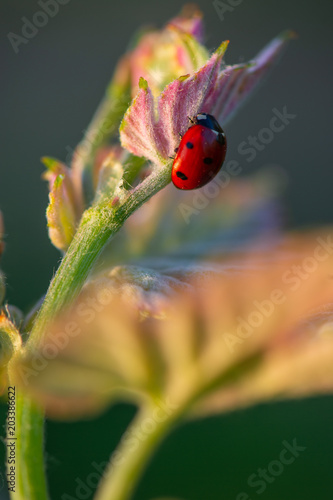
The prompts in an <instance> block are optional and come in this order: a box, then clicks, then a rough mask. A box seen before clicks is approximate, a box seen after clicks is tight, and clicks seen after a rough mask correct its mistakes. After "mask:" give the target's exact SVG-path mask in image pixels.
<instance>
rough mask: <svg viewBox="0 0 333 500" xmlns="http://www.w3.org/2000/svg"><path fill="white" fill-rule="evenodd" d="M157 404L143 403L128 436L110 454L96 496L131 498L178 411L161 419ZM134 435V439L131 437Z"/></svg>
mask: <svg viewBox="0 0 333 500" xmlns="http://www.w3.org/2000/svg"><path fill="white" fill-rule="evenodd" d="M154 410H157V407H156V406H150V405H149V406H148V407H142V408H141V409H140V410H139V411H138V413H137V415H136V417H135V418H134V421H133V422H132V424H131V425H130V427H129V429H128V431H127V432H126V436H127V437H128V439H126V438H125V439H122V441H121V443H120V445H119V447H118V448H117V450H116V451H115V452H114V453H113V455H112V456H111V458H110V462H109V465H108V467H107V468H106V470H105V472H104V474H103V477H102V480H101V482H100V485H99V488H98V491H97V493H96V496H95V500H129V499H130V498H131V496H132V493H133V491H134V489H135V487H136V485H137V482H138V480H139V479H140V477H141V475H142V472H143V470H144V469H145V468H146V466H147V463H148V461H149V460H150V458H151V456H152V454H153V453H154V451H155V450H156V448H157V447H158V445H159V444H160V443H161V441H162V440H163V439H164V438H165V435H166V434H167V432H168V431H169V430H170V428H171V427H172V425H173V424H174V422H175V421H176V420H177V418H178V414H177V413H174V412H171V414H169V415H165V418H164V419H163V420H162V419H158V418H156V415H155V413H154ZM129 437H130V439H129Z"/></svg>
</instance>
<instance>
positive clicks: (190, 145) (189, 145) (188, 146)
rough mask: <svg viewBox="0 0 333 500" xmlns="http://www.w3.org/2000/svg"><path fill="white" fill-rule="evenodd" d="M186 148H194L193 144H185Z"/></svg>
mask: <svg viewBox="0 0 333 500" xmlns="http://www.w3.org/2000/svg"><path fill="white" fill-rule="evenodd" d="M186 147H187V148H188V149H193V148H194V145H193V143H192V142H187V143H186Z"/></svg>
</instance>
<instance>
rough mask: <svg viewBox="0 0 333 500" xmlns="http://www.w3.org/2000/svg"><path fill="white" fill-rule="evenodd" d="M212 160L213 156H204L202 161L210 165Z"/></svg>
mask: <svg viewBox="0 0 333 500" xmlns="http://www.w3.org/2000/svg"><path fill="white" fill-rule="evenodd" d="M213 161H214V160H213V158H204V163H206V165H211V164H212V163H213Z"/></svg>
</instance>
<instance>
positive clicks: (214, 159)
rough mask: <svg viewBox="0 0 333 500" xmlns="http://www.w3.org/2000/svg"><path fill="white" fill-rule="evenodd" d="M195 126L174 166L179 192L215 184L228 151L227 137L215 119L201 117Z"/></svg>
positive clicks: (181, 143) (195, 122)
mask: <svg viewBox="0 0 333 500" xmlns="http://www.w3.org/2000/svg"><path fill="white" fill-rule="evenodd" d="M191 122H192V123H193V125H192V126H191V127H189V129H188V130H187V131H186V132H185V134H184V136H183V137H182V139H181V141H180V144H179V147H178V148H177V149H176V150H175V151H176V153H177V154H176V157H175V159H174V162H173V165H172V172H171V179H172V182H173V184H174V185H175V186H176V188H178V189H197V188H200V187H202V186H204V185H205V184H207V183H208V182H209V181H211V180H212V179H213V177H215V175H216V174H217V173H218V172H219V170H220V169H221V167H222V165H223V162H224V158H225V155H226V151H227V141H226V137H225V133H224V132H223V130H222V128H221V127H220V125H219V123H218V122H217V120H216V119H215V118H214V116H212V115H208V114H207V113H199V114H198V115H196V116H195V117H194V119H191Z"/></svg>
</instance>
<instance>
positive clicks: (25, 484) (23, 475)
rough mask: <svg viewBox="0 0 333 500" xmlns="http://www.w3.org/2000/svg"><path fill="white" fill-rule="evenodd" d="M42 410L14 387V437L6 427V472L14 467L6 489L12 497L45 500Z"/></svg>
mask: <svg viewBox="0 0 333 500" xmlns="http://www.w3.org/2000/svg"><path fill="white" fill-rule="evenodd" d="M43 420H44V417H43V413H42V412H41V411H40V410H39V409H38V408H37V407H36V406H35V404H34V403H33V402H32V401H30V400H29V399H28V398H26V397H25V396H24V394H23V393H22V392H18V391H17V390H16V425H15V439H13V436H12V434H11V432H12V431H10V430H9V429H8V431H7V443H6V444H7V450H8V461H7V472H8V473H12V471H13V469H11V467H14V470H15V480H14V481H13V483H14V484H13V485H12V483H10V484H9V485H8V486H9V487H8V489H9V491H10V497H11V498H12V499H13V500H30V499H34V500H35V499H36V500H37V499H38V500H47V498H48V494H47V486H46V479H45V469H44V458H43V434H44V433H43ZM10 445H12V447H15V462H11V461H10V457H11V455H10Z"/></svg>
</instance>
